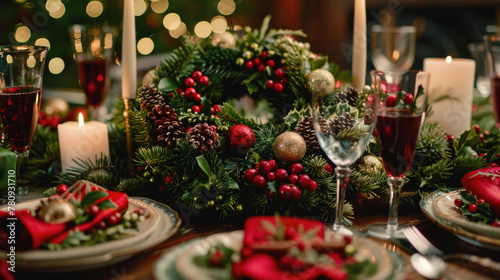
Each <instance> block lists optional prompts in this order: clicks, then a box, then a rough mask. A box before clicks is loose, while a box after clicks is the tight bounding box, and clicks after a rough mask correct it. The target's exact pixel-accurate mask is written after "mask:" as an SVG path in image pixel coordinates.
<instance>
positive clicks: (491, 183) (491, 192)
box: [462, 167, 500, 218]
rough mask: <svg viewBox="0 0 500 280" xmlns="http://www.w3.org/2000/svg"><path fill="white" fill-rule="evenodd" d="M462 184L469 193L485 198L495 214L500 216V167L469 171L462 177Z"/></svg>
mask: <svg viewBox="0 0 500 280" xmlns="http://www.w3.org/2000/svg"><path fill="white" fill-rule="evenodd" d="M462 185H463V186H464V188H465V190H466V191H467V192H468V193H470V194H472V195H475V196H476V197H477V198H478V199H479V198H482V199H484V201H485V202H486V203H488V204H489V205H490V208H491V211H493V213H494V214H495V216H497V217H498V218H500V167H491V168H483V169H478V170H474V171H472V172H469V173H467V174H466V175H465V176H464V177H463V178H462Z"/></svg>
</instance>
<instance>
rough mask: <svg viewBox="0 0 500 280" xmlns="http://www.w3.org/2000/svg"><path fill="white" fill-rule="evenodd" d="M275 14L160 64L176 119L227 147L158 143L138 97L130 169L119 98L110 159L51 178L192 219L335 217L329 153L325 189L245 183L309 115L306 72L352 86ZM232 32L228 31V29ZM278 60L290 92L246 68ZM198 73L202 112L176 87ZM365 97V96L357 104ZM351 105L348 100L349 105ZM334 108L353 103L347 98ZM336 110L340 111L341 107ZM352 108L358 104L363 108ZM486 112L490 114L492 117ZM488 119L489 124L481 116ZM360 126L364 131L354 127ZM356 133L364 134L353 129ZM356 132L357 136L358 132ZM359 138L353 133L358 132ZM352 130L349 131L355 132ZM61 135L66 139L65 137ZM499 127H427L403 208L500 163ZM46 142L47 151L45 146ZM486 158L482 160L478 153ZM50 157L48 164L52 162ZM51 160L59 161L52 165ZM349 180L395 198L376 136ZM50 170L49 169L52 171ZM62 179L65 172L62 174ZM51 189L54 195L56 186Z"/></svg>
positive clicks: (308, 160) (158, 81)
mask: <svg viewBox="0 0 500 280" xmlns="http://www.w3.org/2000/svg"><path fill="white" fill-rule="evenodd" d="M269 20H270V17H267V18H266V19H265V20H264V22H263V24H262V27H261V28H260V29H259V30H252V29H251V28H245V29H244V30H242V31H238V32H233V33H230V34H231V35H230V36H233V35H234V36H235V38H237V39H236V44H235V45H234V46H233V47H230V48H222V47H220V46H218V45H214V44H213V41H211V39H210V38H208V39H205V40H201V41H199V42H194V41H193V40H192V38H190V37H185V38H184V44H183V45H182V46H181V47H179V48H177V49H175V50H173V51H172V53H171V54H170V55H169V56H168V58H166V59H165V60H164V61H162V62H161V63H160V65H159V66H158V67H157V68H156V70H155V78H154V80H153V83H154V84H153V86H154V87H155V88H156V89H157V90H158V91H159V92H161V95H162V97H163V98H164V100H165V101H166V103H167V104H168V105H169V106H170V108H171V109H174V110H175V112H176V114H177V120H178V121H179V122H182V123H183V125H184V127H186V128H187V127H192V126H194V125H196V124H198V123H208V124H210V125H213V126H215V127H216V128H217V133H218V136H219V138H220V139H219V140H220V145H219V146H217V147H215V148H214V149H213V150H211V151H208V152H200V151H198V150H197V149H195V147H193V145H191V144H190V143H189V133H186V134H185V135H186V136H185V137H184V138H181V139H179V140H178V141H177V144H176V145H175V147H174V148H171V149H167V148H165V147H160V146H158V145H159V143H158V140H157V138H156V136H155V134H154V127H153V125H152V123H151V122H150V120H149V115H148V114H150V112H148V111H147V110H145V109H143V108H141V107H140V104H141V101H143V100H140V99H138V102H136V107H135V108H134V111H133V113H132V115H131V118H130V121H131V132H132V135H133V140H134V144H135V148H136V154H135V155H134V166H135V168H136V171H135V172H134V174H128V173H127V171H126V160H127V159H126V156H125V155H123V152H122V151H123V150H125V149H124V147H125V136H124V135H125V133H124V124H123V118H122V117H121V112H122V111H123V109H122V108H123V104H122V101H121V100H118V101H117V105H116V107H117V108H118V109H117V115H116V116H115V117H114V118H113V119H112V120H111V122H112V124H113V126H112V127H113V129H112V130H111V132H110V141H111V143H113V145H110V147H111V150H112V151H111V158H113V159H114V160H113V161H111V160H110V159H108V158H105V157H103V158H98V159H96V161H95V162H90V161H87V162H84V161H79V167H78V168H73V169H72V170H70V171H69V172H67V173H65V174H54V172H52V175H51V176H50V175H47V176H46V178H47V177H48V178H51V179H52V180H53V184H59V183H65V184H72V183H74V182H75V181H76V180H78V179H82V178H84V179H86V180H89V181H93V182H96V183H98V184H101V185H103V186H105V187H107V188H110V189H115V190H119V191H124V192H129V193H130V194H132V195H144V196H149V197H152V198H154V199H156V200H159V201H162V202H166V203H169V204H170V205H171V206H172V207H176V208H177V209H178V211H179V213H180V214H181V216H183V218H184V220H185V221H186V222H189V221H191V220H192V219H199V220H205V221H207V218H208V219H211V220H220V221H233V220H238V219H241V217H246V216H252V215H262V214H273V213H274V212H281V213H282V214H293V215H308V216H310V215H316V216H318V217H321V219H322V220H324V221H333V219H334V217H335V211H336V209H335V191H336V188H335V184H336V181H335V176H334V174H332V173H330V172H328V171H327V169H326V168H325V167H326V166H327V164H328V162H329V161H328V159H327V158H326V157H325V155H324V154H322V153H321V154H313V153H309V152H308V154H307V155H306V156H305V157H304V158H302V160H300V163H301V164H302V165H303V166H304V174H308V175H309V176H310V178H311V179H312V180H315V181H316V182H317V183H318V185H319V188H318V189H317V190H316V191H309V190H307V189H303V190H302V195H301V197H300V199H298V200H289V199H280V198H279V197H278V195H274V196H272V195H268V194H266V193H264V192H263V191H262V190H259V189H256V188H255V187H253V186H252V185H251V184H250V183H248V182H247V181H246V180H245V172H246V170H248V169H250V168H253V167H254V166H255V165H256V164H258V163H259V162H260V161H261V160H269V159H275V158H276V155H275V154H274V151H273V144H274V141H275V139H276V137H277V136H278V135H280V134H281V133H283V132H285V131H294V130H295V128H296V126H297V123H298V122H299V121H300V120H301V119H303V118H304V117H308V116H309V114H310V113H309V105H308V104H309V102H310V94H309V92H308V91H307V90H306V88H305V85H306V76H307V75H308V73H310V72H311V71H312V70H314V69H318V68H322V69H327V70H329V71H330V72H331V73H332V74H334V75H335V77H336V79H337V81H341V82H346V83H348V82H349V81H348V80H347V79H344V78H343V77H345V76H346V72H345V71H340V69H339V67H338V66H337V65H335V64H333V63H329V62H328V60H327V58H326V57H322V56H319V55H317V54H314V53H313V52H311V51H310V49H309V45H308V44H307V43H302V42H299V41H297V40H295V39H294V38H293V37H292V36H305V34H303V33H302V32H301V31H290V30H270V29H269V28H268V25H269ZM226 35H228V33H226ZM263 53H265V55H264V56H265V57H268V58H272V59H273V61H274V62H275V63H276V67H275V68H273V69H277V68H280V69H284V75H285V77H286V79H287V80H286V81H283V84H284V85H285V86H284V88H283V90H282V91H278V92H275V91H273V90H271V89H269V88H267V87H266V82H267V81H268V80H270V79H273V74H274V73H273V70H272V69H270V68H271V67H266V68H264V69H263V70H262V71H257V70H255V69H249V67H245V63H246V62H247V61H255V59H256V58H261V57H263ZM194 71H201V72H202V73H203V75H206V76H207V77H209V79H210V83H209V84H208V85H207V86H206V87H203V88H202V89H200V90H199V93H200V94H201V95H202V100H201V104H202V107H203V108H202V109H201V110H200V112H195V111H193V110H192V109H191V108H192V107H191V106H192V105H193V104H194V103H193V102H192V101H190V100H187V99H186V98H184V97H183V96H181V95H179V94H177V89H181V90H183V89H185V85H184V81H185V80H186V78H188V77H191V75H192V74H193V72H194ZM245 95H249V96H251V97H252V98H253V99H254V100H256V102H257V106H256V108H258V110H261V111H262V112H266V113H269V112H271V113H272V114H273V118H271V119H270V120H269V121H268V122H267V123H264V122H262V121H261V120H260V119H257V118H251V117H248V116H247V115H246V113H245V112H240V111H238V110H237V109H236V108H235V106H233V105H231V104H235V102H234V100H237V99H239V98H241V97H242V96H245ZM365 97H366V95H364V93H361V96H360V99H359V101H358V103H357V104H358V105H360V104H362V102H363V101H364V98H365ZM342 104H343V105H342ZM342 104H340V105H335V106H347V105H346V104H347V103H342ZM214 105H220V111H219V112H217V113H216V115H213V114H212V112H211V109H212V107H213V106H214ZM335 106H332V113H334V112H335V110H336V109H335ZM358 107H359V108H354V107H353V108H352V109H353V110H358V111H359V110H361V109H362V108H361V106H358ZM481 117H482V118H486V117H489V116H487V115H483V116H481ZM481 121H482V122H486V121H484V120H481ZM235 124H245V125H247V126H248V127H250V128H251V129H252V130H253V132H254V134H255V136H256V142H255V145H254V146H253V147H252V148H251V149H250V150H248V152H246V153H245V154H243V155H235V154H234V153H233V152H231V151H230V149H228V147H227V145H226V142H227V139H225V137H226V136H225V133H226V131H227V130H228V128H230V127H231V126H233V125H235ZM354 130H355V128H354ZM350 132H352V133H354V132H355V131H350ZM46 133H47V132H46V131H44V130H43V129H41V128H40V129H38V131H37V138H36V139H37V140H35V143H34V148H33V150H34V151H36V153H32V154H33V156H32V163H33V165H32V166H36V167H37V169H40V168H42V167H46V166H52V165H53V163H54V162H57V160H56V159H54V158H55V157H56V154H55V151H56V147H57V145H56V143H57V139H55V140H54V138H52V139H53V141H54V143H52V144H51V143H47V142H46V141H44V140H43V139H50V137H48V136H47V135H46ZM354 134H355V133H354ZM354 134H353V135H354ZM350 136H352V135H351V134H346V137H350ZM56 138H57V137H56ZM499 145H500V136H499V135H498V132H490V133H485V132H484V131H483V132H479V133H478V132H476V131H475V130H471V131H466V132H465V133H464V134H463V135H462V136H461V137H460V138H459V139H451V138H450V137H447V135H446V134H445V133H444V132H443V131H442V130H441V129H440V128H439V126H438V125H437V124H430V123H426V124H425V125H424V127H423V129H422V133H421V135H420V137H419V140H418V144H417V153H416V160H415V162H416V164H415V166H414V169H413V170H411V171H410V172H409V173H408V174H407V176H406V177H405V178H406V181H407V184H406V185H405V189H404V191H405V193H404V194H403V198H402V200H401V203H402V204H407V205H409V206H410V205H413V206H415V205H417V202H418V200H419V199H420V195H421V194H423V193H427V192H431V191H433V190H436V189H444V188H459V187H460V186H461V184H460V179H461V178H462V176H463V175H465V174H466V173H467V172H469V171H472V170H475V169H478V168H482V167H485V166H487V165H488V164H489V163H492V162H495V161H496V162H498V160H497V157H496V155H497V154H498V146H499ZM41 147H46V149H43V148H41ZM478 154H479V156H478ZM44 161H45V162H44ZM51 163H52V164H51ZM278 168H287V169H288V168H290V164H286V163H283V162H278ZM352 170H353V171H352V174H351V176H350V181H349V185H348V186H349V190H350V191H351V192H356V193H361V194H363V195H364V196H365V197H366V199H372V198H375V197H382V198H386V193H387V183H386V179H387V175H386V174H385V172H384V170H383V168H382V165H381V161H380V157H379V153H378V147H377V145H376V143H375V141H372V142H371V143H370V144H369V146H368V148H367V150H366V152H365V155H364V156H362V158H361V159H359V160H358V162H356V163H355V164H354V166H353V167H352ZM48 173H50V172H48ZM56 175H57V176H56ZM278 187H279V186H278V184H276V183H275V181H273V182H268V189H269V190H270V192H277V191H278ZM47 194H50V192H47ZM342 211H343V212H344V216H345V221H344V222H345V223H351V221H350V220H351V219H353V218H354V212H353V208H352V205H351V204H349V203H346V204H345V206H344V209H342Z"/></svg>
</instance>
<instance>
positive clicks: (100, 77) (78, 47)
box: [69, 24, 118, 120]
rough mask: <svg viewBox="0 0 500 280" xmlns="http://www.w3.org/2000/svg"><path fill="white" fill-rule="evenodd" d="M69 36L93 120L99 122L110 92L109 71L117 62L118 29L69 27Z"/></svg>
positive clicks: (105, 26)
mask: <svg viewBox="0 0 500 280" xmlns="http://www.w3.org/2000/svg"><path fill="white" fill-rule="evenodd" d="M69 33H70V38H71V41H72V43H73V44H72V45H73V51H74V56H75V60H76V62H77V64H78V73H79V74H80V85H81V87H82V89H83V92H84V93H85V95H86V96H87V105H88V106H89V112H90V117H91V119H92V120H99V119H100V118H101V114H100V113H99V111H100V108H101V105H102V103H103V102H104V100H105V99H106V96H107V94H108V90H109V77H108V72H109V71H108V70H109V67H110V65H111V62H112V60H113V49H114V41H115V39H116V37H117V35H118V29H117V28H115V27H111V26H107V25H104V26H86V25H80V24H77V25H72V26H70V27H69Z"/></svg>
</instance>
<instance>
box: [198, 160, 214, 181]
mask: <svg viewBox="0 0 500 280" xmlns="http://www.w3.org/2000/svg"><path fill="white" fill-rule="evenodd" d="M196 162H197V163H198V166H199V167H200V168H201V170H202V171H203V172H204V173H205V174H206V175H207V176H208V177H210V175H211V174H212V169H211V168H210V164H208V161H207V159H206V158H205V157H204V156H198V157H196Z"/></svg>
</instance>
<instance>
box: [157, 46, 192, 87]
mask: <svg viewBox="0 0 500 280" xmlns="http://www.w3.org/2000/svg"><path fill="white" fill-rule="evenodd" d="M196 53H197V48H196V45H195V44H194V43H189V42H187V41H186V43H185V44H183V45H182V46H180V47H178V48H177V49H174V50H173V51H172V52H171V53H170V55H169V56H168V57H167V58H166V59H165V60H164V61H162V62H161V63H160V65H159V66H158V67H157V68H156V69H155V78H154V80H153V82H154V84H155V85H156V87H158V84H159V82H160V80H161V79H162V78H167V77H183V76H184V77H185V76H188V75H189V74H190V73H191V72H193V70H194V65H193V64H192V58H193V57H194V56H195V55H196Z"/></svg>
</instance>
